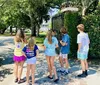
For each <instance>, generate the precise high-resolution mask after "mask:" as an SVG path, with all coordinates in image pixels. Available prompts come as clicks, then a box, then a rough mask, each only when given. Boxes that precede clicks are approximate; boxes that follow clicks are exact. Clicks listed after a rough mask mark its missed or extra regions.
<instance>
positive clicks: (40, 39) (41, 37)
mask: <svg viewBox="0 0 100 85" xmlns="http://www.w3.org/2000/svg"><path fill="white" fill-rule="evenodd" d="M25 34H26V36H30V33H25ZM0 36H11V35H10V33H5V34H3V35H2V34H0ZM14 36H15V34H14ZM45 36H46V33H45V32H40V33H39V36H38V37H36V38H35V39H36V43H37V44H43V41H44V39H45Z"/></svg>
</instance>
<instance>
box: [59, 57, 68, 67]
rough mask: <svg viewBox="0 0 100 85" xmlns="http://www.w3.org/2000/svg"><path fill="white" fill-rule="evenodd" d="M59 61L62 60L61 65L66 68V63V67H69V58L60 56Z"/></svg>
mask: <svg viewBox="0 0 100 85" xmlns="http://www.w3.org/2000/svg"><path fill="white" fill-rule="evenodd" d="M59 62H60V66H61V68H64V63H65V66H66V69H68V68H69V62H68V58H67V57H66V58H63V57H62V56H60V57H59Z"/></svg>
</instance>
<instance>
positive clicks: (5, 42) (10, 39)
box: [0, 38, 14, 46]
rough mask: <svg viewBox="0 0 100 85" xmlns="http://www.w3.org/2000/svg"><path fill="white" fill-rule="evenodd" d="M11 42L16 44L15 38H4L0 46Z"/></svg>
mask: <svg viewBox="0 0 100 85" xmlns="http://www.w3.org/2000/svg"><path fill="white" fill-rule="evenodd" d="M9 43H10V44H14V41H13V38H9V39H6V40H2V42H0V46H6V45H8V44H9Z"/></svg>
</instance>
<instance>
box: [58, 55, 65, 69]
mask: <svg viewBox="0 0 100 85" xmlns="http://www.w3.org/2000/svg"><path fill="white" fill-rule="evenodd" d="M59 62H60V66H61V67H62V68H63V67H64V64H63V58H62V56H60V57H59Z"/></svg>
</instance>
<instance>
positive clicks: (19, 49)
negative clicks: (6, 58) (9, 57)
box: [14, 42, 24, 56]
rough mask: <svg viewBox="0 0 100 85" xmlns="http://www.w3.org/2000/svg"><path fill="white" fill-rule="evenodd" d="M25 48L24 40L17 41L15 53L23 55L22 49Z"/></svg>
mask: <svg viewBox="0 0 100 85" xmlns="http://www.w3.org/2000/svg"><path fill="white" fill-rule="evenodd" d="M23 48H24V43H23V42H15V49H14V55H15V56H22V55H23V54H22V49H23Z"/></svg>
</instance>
